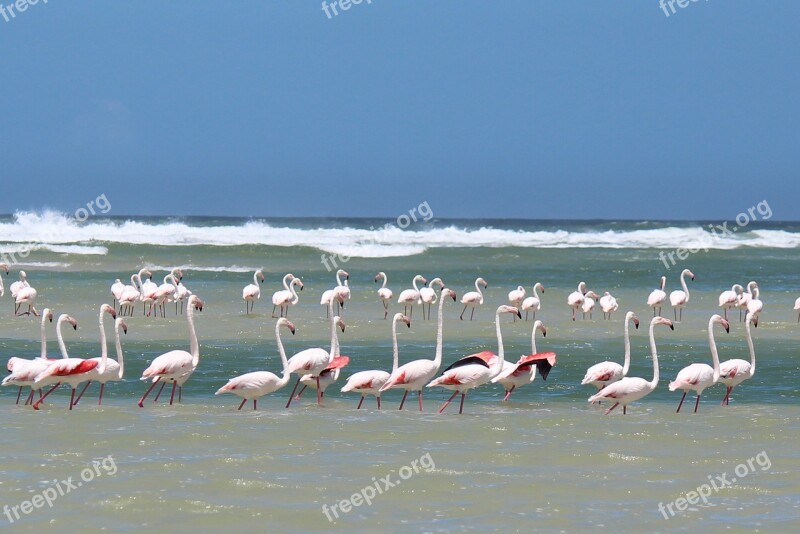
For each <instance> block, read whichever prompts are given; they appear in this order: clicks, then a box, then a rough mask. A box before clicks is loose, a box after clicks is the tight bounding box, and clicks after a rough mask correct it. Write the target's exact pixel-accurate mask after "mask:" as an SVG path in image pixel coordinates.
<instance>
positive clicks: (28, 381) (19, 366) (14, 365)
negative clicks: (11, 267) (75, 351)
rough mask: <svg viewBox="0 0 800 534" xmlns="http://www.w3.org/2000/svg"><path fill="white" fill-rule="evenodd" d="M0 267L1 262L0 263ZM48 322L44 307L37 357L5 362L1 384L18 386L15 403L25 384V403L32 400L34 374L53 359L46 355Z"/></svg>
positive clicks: (50, 320) (10, 359)
mask: <svg viewBox="0 0 800 534" xmlns="http://www.w3.org/2000/svg"><path fill="white" fill-rule="evenodd" d="M0 267H2V264H0ZM48 322H50V323H52V322H53V312H52V311H50V308H45V309H43V310H42V324H41V331H40V334H41V352H40V353H39V357H38V358H33V359H32V360H26V359H24V358H17V357H12V358H9V359H8V363H7V364H6V367H7V368H8V372H9V375H8V376H6V377H5V378H4V379H3V382H2V385H3V386H18V387H19V391H18V392H17V402H16V404H19V399H20V397H21V396H22V388H24V387H26V386H28V387H30V388H31V393H30V395H28V400H26V401H25V404H30V403H31V402H32V400H33V381H34V380H35V379H36V376H37V375H39V373H41V372H42V371H44V370H45V369H47V367H48V366H49V365H50V364H51V363H52V362H54V361H55V360H54V359H49V358H48V357H47V332H46V327H47V323H48ZM40 394H41V390H40Z"/></svg>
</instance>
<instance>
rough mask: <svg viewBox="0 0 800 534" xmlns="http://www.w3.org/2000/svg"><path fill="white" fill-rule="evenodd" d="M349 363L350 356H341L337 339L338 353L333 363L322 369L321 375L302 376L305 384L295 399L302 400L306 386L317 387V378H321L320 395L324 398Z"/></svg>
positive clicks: (302, 382)
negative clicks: (329, 387)
mask: <svg viewBox="0 0 800 534" xmlns="http://www.w3.org/2000/svg"><path fill="white" fill-rule="evenodd" d="M349 363H350V356H339V341H338V340H337V341H336V355H335V356H334V357H333V360H331V364H330V365H329V366H328V367H326V368H325V369H323V370H322V372H321V373H320V374H319V377H316V376H311V375H305V376H303V377H302V378H300V383H301V384H303V387H302V388H300V391H298V392H297V395H295V397H294V400H300V396H301V395H302V394H303V392H304V391H305V390H306V388H311V389H317V378H319V397H320V398H321V399H324V398H325V390H326V389H328V386H330V385H331V384H333V383H334V382H336V381H337V380H339V374H340V373H341V371H342V369H343V368H344V367H346V366H347V364H349Z"/></svg>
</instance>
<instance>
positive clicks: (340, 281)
mask: <svg viewBox="0 0 800 534" xmlns="http://www.w3.org/2000/svg"><path fill="white" fill-rule="evenodd" d="M336 285H337V286H340V285H342V275H340V274H339V271H336Z"/></svg>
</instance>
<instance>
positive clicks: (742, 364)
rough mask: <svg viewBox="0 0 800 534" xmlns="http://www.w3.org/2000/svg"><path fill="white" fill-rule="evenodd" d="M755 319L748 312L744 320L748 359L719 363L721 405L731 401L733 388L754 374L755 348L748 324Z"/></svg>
mask: <svg viewBox="0 0 800 534" xmlns="http://www.w3.org/2000/svg"><path fill="white" fill-rule="evenodd" d="M755 320H756V317H755V316H753V315H751V314H750V313H748V314H747V317H746V318H745V321H744V331H745V335H746V337H747V348H748V349H749V350H750V361H749V362H748V361H747V360H740V359H733V360H728V361H725V362H722V363H721V364H720V365H719V381H720V382H722V383H723V384H725V396H724V397H723V398H722V404H723V405H728V404H730V403H731V393H732V392H733V388H735V387H736V386H738V385H739V384H741V383H742V382H744V381H745V380H749V379H750V378H753V375H754V374H756V350H755V348H754V347H753V335H752V333H751V332H750V324H751V323H753V321H755Z"/></svg>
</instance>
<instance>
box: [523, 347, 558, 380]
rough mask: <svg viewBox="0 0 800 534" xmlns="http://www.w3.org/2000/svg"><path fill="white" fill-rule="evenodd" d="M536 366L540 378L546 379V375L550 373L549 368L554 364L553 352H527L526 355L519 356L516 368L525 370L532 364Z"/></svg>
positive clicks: (554, 354) (554, 356) (554, 355)
mask: <svg viewBox="0 0 800 534" xmlns="http://www.w3.org/2000/svg"><path fill="white" fill-rule="evenodd" d="M534 365H535V366H536V370H537V371H539V374H540V375H541V377H542V380H547V375H549V374H550V369H552V368H553V367H555V365H556V353H555V352H538V353H536V354H529V355H528V356H521V357H520V359H519V361H518V362H517V369H518V370H527V369H530V368H531V367H532V366H534Z"/></svg>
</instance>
